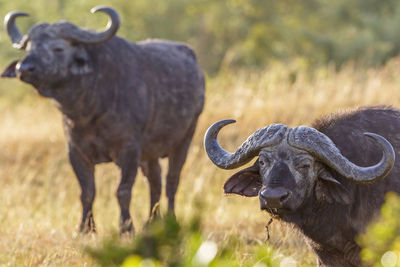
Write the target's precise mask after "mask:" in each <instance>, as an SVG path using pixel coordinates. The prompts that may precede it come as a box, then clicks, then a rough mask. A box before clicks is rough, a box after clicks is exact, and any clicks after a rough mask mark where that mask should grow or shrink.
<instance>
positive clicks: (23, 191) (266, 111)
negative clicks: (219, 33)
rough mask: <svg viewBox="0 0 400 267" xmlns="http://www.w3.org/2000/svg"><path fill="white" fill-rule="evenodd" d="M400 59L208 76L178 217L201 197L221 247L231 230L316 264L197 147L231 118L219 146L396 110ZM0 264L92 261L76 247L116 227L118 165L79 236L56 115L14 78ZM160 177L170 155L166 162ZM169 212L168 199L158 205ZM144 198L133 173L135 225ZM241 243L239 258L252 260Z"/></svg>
mask: <svg viewBox="0 0 400 267" xmlns="http://www.w3.org/2000/svg"><path fill="white" fill-rule="evenodd" d="M399 71H400V60H399V59H394V60H392V61H391V62H389V63H388V64H387V66H386V67H383V68H380V69H369V70H360V69H357V68H356V67H354V66H351V65H350V66H347V67H345V68H343V69H342V70H341V71H339V72H337V71H335V69H334V68H329V67H328V68H322V69H319V70H317V71H316V72H315V73H314V74H313V75H310V74H308V73H307V72H305V71H302V70H299V69H298V68H296V66H284V65H277V66H274V68H269V69H266V70H265V71H263V72H260V71H257V72H252V71H250V70H246V71H237V72H226V73H224V72H222V73H221V74H220V75H218V76H217V77H215V78H210V79H208V84H207V99H206V106H205V110H204V112H203V114H202V116H201V118H200V121H199V124H198V128H197V131H196V135H195V138H194V140H193V142H192V146H191V148H190V153H189V156H188V159H187V161H186V164H185V167H184V170H183V173H182V179H181V184H180V187H179V191H178V194H177V204H176V206H177V211H176V212H177V217H178V220H180V221H185V220H188V219H189V218H190V217H191V216H192V215H193V213H194V212H196V210H195V209H193V206H194V202H195V201H196V200H197V199H201V201H202V206H203V209H202V212H203V214H202V217H203V233H204V236H205V237H207V238H209V239H212V240H214V241H216V242H217V244H223V243H224V242H225V240H226V238H227V237H228V236H232V235H233V236H236V237H238V239H240V240H243V241H244V243H247V244H249V246H264V244H265V243H267V244H269V245H270V246H272V247H274V248H275V250H276V257H278V258H284V257H291V258H293V259H294V260H295V261H296V262H297V263H298V264H297V266H313V265H315V258H314V255H313V254H312V253H311V252H310V251H309V249H308V248H307V246H306V245H305V243H304V242H303V240H302V239H301V238H300V236H299V234H297V233H295V232H294V231H293V229H291V228H290V227H287V226H285V225H283V224H281V223H279V222H277V221H275V222H274V223H273V224H272V225H271V227H270V234H271V238H270V240H269V241H266V238H267V231H266V229H265V225H266V223H267V222H268V217H267V215H266V214H264V213H262V212H260V211H259V208H258V207H259V206H258V205H259V204H258V200H257V198H252V199H245V198H242V197H235V196H224V195H223V190H222V185H223V183H224V180H225V179H226V178H228V177H229V176H230V175H231V174H232V173H233V172H234V171H225V170H220V169H217V168H216V167H215V166H214V165H213V164H212V163H211V162H210V161H209V160H208V159H207V157H206V154H205V152H204V150H203V144H202V141H203V135H204V132H205V131H206V129H207V128H208V127H209V126H210V124H212V123H213V122H215V121H217V120H220V119H226V118H233V119H236V120H237V123H236V124H234V125H233V126H229V127H226V129H224V130H223V131H222V132H221V137H220V140H221V143H222V145H223V147H225V148H227V149H228V150H231V151H232V150H234V149H235V148H236V147H237V146H238V145H240V144H241V142H242V141H244V140H245V139H246V138H247V136H248V135H249V134H251V133H252V132H254V131H255V130H256V129H258V128H260V127H263V126H265V125H267V124H270V123H277V122H279V123H284V124H287V125H289V126H296V125H301V124H303V125H310V123H311V122H312V121H313V120H314V119H315V118H317V117H318V116H320V115H324V114H329V113H331V112H336V111H339V110H343V109H347V108H353V107H357V106H363V105H380V104H391V105H394V106H396V107H400V90H399V85H400V75H398V74H399ZM0 122H1V123H0V181H1V186H0V266H95V265H96V263H95V262H94V260H93V259H91V258H90V257H89V256H88V255H86V254H85V253H84V252H83V250H82V248H84V247H85V246H94V247H96V246H98V245H99V244H100V243H101V241H102V240H103V239H104V238H107V237H108V236H109V235H111V234H113V233H115V232H117V231H118V217H119V208H118V205H117V199H116V197H115V191H116V188H117V185H118V181H119V171H118V169H117V168H116V167H115V166H113V165H112V164H104V165H100V166H98V167H97V169H96V185H97V196H96V201H95V205H94V216H95V220H96V223H97V229H98V234H97V235H88V236H82V235H80V234H79V233H78V232H77V225H78V222H79V220H80V216H81V206H80V201H79V194H80V189H79V186H78V183H77V181H76V179H75V176H74V174H73V172H72V170H71V168H70V165H69V163H68V160H67V156H66V145H65V140H64V136H63V132H62V124H61V116H60V113H59V112H58V110H56V108H55V107H54V106H53V105H52V103H51V102H50V101H49V100H46V99H43V98H41V97H39V96H38V95H36V93H34V92H33V89H32V88H30V86H27V85H22V83H21V82H19V81H8V80H0ZM162 163H163V166H164V171H163V173H164V174H165V166H166V161H162ZM161 206H162V209H163V210H165V207H166V201H165V198H163V200H162V202H161ZM148 209H149V194H148V185H147V181H146V179H145V178H144V177H143V176H142V175H141V174H139V175H138V177H137V179H136V184H135V187H134V190H133V198H132V205H131V211H132V215H133V218H134V223H135V226H136V230H137V231H140V230H141V228H142V227H143V225H144V223H145V222H146V219H147V216H148ZM246 251H247V250H246V247H238V249H237V256H238V259H239V262H240V263H243V264H244V263H245V262H246V259H248V258H249V257H251V255H249V254H248V253H247V252H246Z"/></svg>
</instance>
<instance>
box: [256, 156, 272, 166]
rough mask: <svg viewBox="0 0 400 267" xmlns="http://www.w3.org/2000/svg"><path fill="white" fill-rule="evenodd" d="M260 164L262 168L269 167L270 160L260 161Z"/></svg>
mask: <svg viewBox="0 0 400 267" xmlns="http://www.w3.org/2000/svg"><path fill="white" fill-rule="evenodd" d="M258 164H260V166H262V167H264V166H268V165H269V160H268V159H265V158H264V159H261V158H259V159H258Z"/></svg>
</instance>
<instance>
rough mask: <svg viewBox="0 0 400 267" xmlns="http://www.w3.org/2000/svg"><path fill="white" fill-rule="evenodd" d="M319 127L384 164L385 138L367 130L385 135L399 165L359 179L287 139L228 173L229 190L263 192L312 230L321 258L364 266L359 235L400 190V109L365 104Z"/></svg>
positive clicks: (281, 215) (356, 153)
mask: <svg viewBox="0 0 400 267" xmlns="http://www.w3.org/2000/svg"><path fill="white" fill-rule="evenodd" d="M313 127H314V128H315V129H317V130H319V131H320V132H322V133H324V134H325V135H327V136H329V137H330V139H331V140H332V141H333V142H334V143H335V144H336V145H337V147H338V148H339V149H340V151H341V152H342V154H343V155H344V156H345V157H346V158H347V159H349V160H350V161H352V162H353V163H355V164H357V165H360V166H371V165H373V164H376V163H377V162H378V161H379V160H380V157H381V152H377V151H380V149H379V146H378V145H377V144H376V143H374V142H373V141H372V140H370V139H369V138H367V137H365V136H363V133H364V132H373V133H377V134H379V135H382V136H384V137H385V138H386V139H387V140H388V141H389V142H390V143H391V144H392V145H393V148H394V150H395V151H396V160H395V165H394V167H393V169H392V170H391V172H390V173H389V174H388V175H387V176H386V177H385V178H383V179H381V180H379V181H377V182H375V183H372V184H357V183H354V182H353V181H350V180H349V179H346V178H345V177H343V176H341V175H340V174H338V173H337V172H336V171H334V170H333V169H331V168H330V167H328V166H326V165H325V164H323V163H322V162H320V161H319V159H318V158H315V157H314V156H313V155H310V154H309V153H308V152H306V151H303V150H301V149H297V148H294V147H292V146H290V145H289V144H288V143H287V142H286V141H285V140H283V141H282V142H280V143H279V144H277V145H274V146H270V147H265V148H263V149H261V151H260V153H259V155H258V157H257V160H256V162H255V163H254V165H253V166H251V167H249V168H246V169H244V170H241V171H239V172H238V173H236V174H234V175H233V176H232V177H231V178H230V179H228V181H227V182H226V183H225V185H224V189H225V192H226V193H228V194H232V193H234V194H239V195H243V196H248V197H254V196H258V197H259V200H260V207H261V209H263V210H266V211H267V212H269V213H270V214H271V215H272V216H273V217H275V218H278V219H280V220H282V221H285V222H288V223H290V224H293V225H295V226H296V227H297V228H298V229H299V230H300V231H301V232H302V233H303V234H304V236H305V237H306V240H307V242H308V243H309V244H310V246H311V248H312V249H313V250H314V251H315V253H316V254H317V256H318V263H319V265H320V266H360V265H361V261H360V258H359V252H360V250H361V248H360V247H359V246H358V245H357V243H356V242H355V237H356V235H357V234H360V233H363V232H364V231H365V227H366V225H367V224H368V222H369V221H370V220H371V219H372V218H373V217H374V216H376V215H377V214H379V210H380V207H381V205H382V204H383V202H384V196H385V194H386V193H387V192H389V191H395V192H397V193H400V179H399V176H400V160H399V158H400V157H399V156H398V151H400V141H399V138H398V133H399V132H400V111H398V110H396V109H392V108H390V107H376V108H362V109H358V110H354V111H352V112H349V113H345V114H338V115H331V116H330V117H327V118H323V119H320V120H318V121H316V122H315V123H314V124H313Z"/></svg>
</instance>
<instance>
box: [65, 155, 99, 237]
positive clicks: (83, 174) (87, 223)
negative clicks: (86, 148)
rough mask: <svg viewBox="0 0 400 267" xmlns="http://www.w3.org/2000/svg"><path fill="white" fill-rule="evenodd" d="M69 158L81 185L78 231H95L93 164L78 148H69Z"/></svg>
mask: <svg viewBox="0 0 400 267" xmlns="http://www.w3.org/2000/svg"><path fill="white" fill-rule="evenodd" d="M69 160H70V162H71V165H72V169H73V170H74V172H75V174H76V177H77V178H78V181H79V184H80V186H81V203H82V210H83V212H82V221H81V224H80V227H79V229H80V231H81V232H83V233H90V232H96V226H95V224H94V219H93V212H92V207H93V201H94V197H95V194H96V188H95V183H94V165H93V164H92V163H91V162H90V160H89V159H88V158H87V157H85V156H84V155H83V154H82V153H81V152H80V151H79V150H77V149H74V148H70V149H69Z"/></svg>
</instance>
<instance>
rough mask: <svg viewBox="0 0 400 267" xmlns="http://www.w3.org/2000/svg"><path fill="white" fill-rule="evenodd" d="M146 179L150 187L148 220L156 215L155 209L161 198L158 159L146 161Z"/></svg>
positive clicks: (156, 210)
mask: <svg viewBox="0 0 400 267" xmlns="http://www.w3.org/2000/svg"><path fill="white" fill-rule="evenodd" d="M147 168H148V170H147V173H146V177H147V179H148V181H149V187H150V218H151V217H152V216H154V215H156V216H157V215H158V212H159V208H158V207H155V206H156V204H157V203H159V202H160V196H161V167H160V164H159V162H158V159H156V160H152V161H148V164H147Z"/></svg>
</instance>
